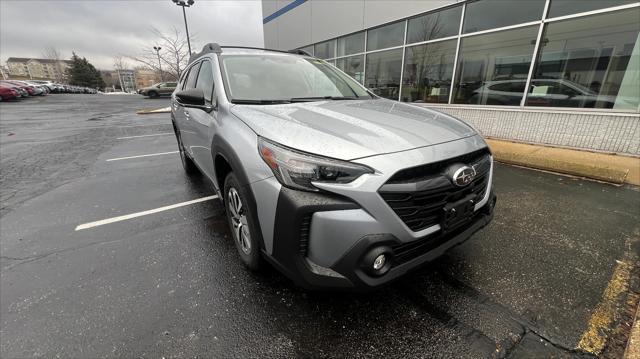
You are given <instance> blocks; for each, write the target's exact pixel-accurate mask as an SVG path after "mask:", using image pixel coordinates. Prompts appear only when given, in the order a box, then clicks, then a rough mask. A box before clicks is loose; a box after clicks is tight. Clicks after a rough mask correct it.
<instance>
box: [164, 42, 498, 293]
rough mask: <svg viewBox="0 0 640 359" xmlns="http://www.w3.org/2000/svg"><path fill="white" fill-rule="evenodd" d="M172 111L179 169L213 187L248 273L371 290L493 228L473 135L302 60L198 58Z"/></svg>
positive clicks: (482, 150)
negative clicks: (273, 271) (267, 269)
mask: <svg viewBox="0 0 640 359" xmlns="http://www.w3.org/2000/svg"><path fill="white" fill-rule="evenodd" d="M171 102H172V106H171V120H172V123H173V127H174V130H175V134H176V138H177V142H178V148H179V152H180V158H181V160H182V164H183V166H184V169H185V171H186V172H187V173H188V174H194V173H198V172H202V173H203V174H204V175H205V176H206V177H207V178H208V179H210V180H211V182H212V183H213V187H214V188H215V190H216V192H217V194H218V196H219V198H220V199H221V200H222V201H223V203H224V205H225V209H226V215H227V217H228V222H229V226H230V229H231V232H232V234H233V238H234V240H235V244H236V246H237V249H238V253H239V255H240V259H241V260H242V262H244V264H245V265H246V266H247V267H249V268H250V269H252V270H257V269H259V268H260V266H261V265H262V264H263V263H262V262H263V260H266V261H268V262H270V263H271V264H272V265H274V266H275V267H277V268H278V269H279V270H281V271H282V272H283V273H284V274H285V275H287V276H288V277H290V278H291V279H293V280H294V281H295V282H296V283H297V284H299V285H301V286H303V287H306V288H357V289H363V288H364V289H366V288H372V287H376V286H379V285H381V284H384V283H388V282H390V281H392V280H394V279H397V278H399V277H400V276H402V275H403V274H405V273H407V272H408V271H410V270H412V269H414V268H416V267H418V266H420V265H421V264H423V263H425V262H427V261H430V260H433V259H434V258H436V257H438V256H440V255H442V254H443V253H444V252H445V251H447V250H448V249H450V248H451V247H453V246H455V245H458V244H460V243H462V242H463V241H465V240H467V239H468V238H469V237H470V236H471V235H472V234H473V233H475V232H476V231H478V230H479V229H481V228H482V227H484V226H486V225H487V224H488V223H489V221H491V219H492V217H493V208H494V206H495V201H496V197H495V195H494V194H493V192H492V188H491V183H492V174H493V159H492V156H491V152H490V151H489V148H488V147H487V144H486V143H485V141H484V140H483V138H482V137H481V136H480V135H479V134H478V133H477V132H476V131H475V130H474V129H473V128H472V127H470V126H469V125H467V124H466V123H464V122H463V121H461V120H459V119H456V118H454V117H451V116H449V115H446V114H443V113H440V112H437V111H434V110H431V109H427V108H423V107H417V106H413V105H407V104H403V103H400V102H397V101H390V100H386V99H382V98H379V97H377V96H376V95H374V94H373V93H371V92H370V91H368V90H367V89H366V88H364V87H362V86H361V85H360V84H359V83H358V82H356V81H355V80H353V79H352V78H351V77H349V76H348V75H346V74H345V73H343V72H341V71H340V70H338V69H336V68H335V67H333V66H332V65H330V64H328V63H327V62H325V61H323V60H320V59H317V58H314V57H312V56H309V55H308V54H306V53H303V52H301V51H298V52H284V51H274V50H265V49H253V48H242V47H226V46H223V47H221V46H219V45H217V44H208V45H206V46H205V47H204V48H203V50H202V51H201V52H200V53H198V54H194V55H193V56H192V57H191V59H190V62H189V65H188V67H187V69H186V70H185V71H184V73H183V74H182V76H181V78H180V82H179V84H178V87H177V89H176V90H175V92H174V93H173V94H172V101H171Z"/></svg>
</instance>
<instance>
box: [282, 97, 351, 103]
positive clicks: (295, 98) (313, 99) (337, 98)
mask: <svg viewBox="0 0 640 359" xmlns="http://www.w3.org/2000/svg"><path fill="white" fill-rule="evenodd" d="M358 99H359V98H358V97H356V96H315V97H293V98H290V99H289V101H291V102H311V101H322V100H333V101H341V100H358Z"/></svg>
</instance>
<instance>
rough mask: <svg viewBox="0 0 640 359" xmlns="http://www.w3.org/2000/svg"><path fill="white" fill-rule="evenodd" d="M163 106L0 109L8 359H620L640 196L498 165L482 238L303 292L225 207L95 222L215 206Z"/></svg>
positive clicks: (0, 308)
mask: <svg viewBox="0 0 640 359" xmlns="http://www.w3.org/2000/svg"><path fill="white" fill-rule="evenodd" d="M168 105H169V101H168V100H167V99H159V100H149V99H143V98H142V97H140V96H134V95H121V96H106V95H50V96H47V97H43V98H34V99H29V100H28V102H27V101H23V102H19V103H2V104H0V165H1V171H0V202H1V208H0V252H1V260H0V265H1V277H0V325H1V327H0V356H1V357H3V358H13V357H31V356H44V357H54V356H60V357H86V358H95V357H115V356H125V357H134V356H135V357H154V358H159V357H196V356H197V357H349V358H350V357H384V356H388V357H406V358H414V357H416V358H424V357H429V358H431V357H443V358H483V357H513V358H522V357H532V358H538V357H590V356H591V354H593V353H597V354H599V355H600V356H603V357H620V356H621V355H622V352H623V351H624V343H625V341H626V337H627V335H628V325H629V324H630V320H631V319H630V317H629V311H630V310H631V308H632V307H633V306H634V305H635V303H637V298H638V292H639V291H638V289H639V283H638V270H639V268H638V253H639V248H640V192H639V191H638V190H637V189H636V188H631V187H615V186H612V185H608V184H602V183H596V182H592V181H586V180H581V179H574V178H569V177H565V176H559V175H555V174H550V173H543V172H539V171H532V170H528V169H523V168H516V167H511V166H506V165H497V169H496V174H495V190H496V193H497V195H498V206H497V209H496V214H495V219H494V221H493V222H492V224H491V225H490V226H489V227H487V228H486V229H485V230H483V231H481V232H479V233H478V234H476V235H475V236H474V237H473V238H472V239H471V240H469V241H468V242H466V243H464V244H463V245H461V246H458V247H456V248H454V249H453V250H451V251H450V252H449V253H448V254H446V255H445V256H443V257H442V258H440V259H438V260H437V261H435V262H433V263H430V264H429V265H427V266H425V267H423V268H421V269H420V270H418V271H416V272H414V273H412V274H410V275H409V276H407V277H405V278H404V279H403V280H401V281H399V282H396V283H394V284H393V285H391V286H388V287H385V288H383V289H381V290H379V291H375V292H372V293H366V294H349V293H335V292H333V293H320V292H307V291H304V290H301V289H298V288H296V287H295V286H294V285H293V284H292V283H291V282H290V281H289V280H287V279H286V278H284V277H283V276H282V275H280V274H279V273H278V272H276V271H275V270H266V271H265V272H264V273H261V274H257V275H256V274H251V273H249V272H247V271H246V270H245V269H244V268H243V266H242V265H241V264H240V262H239V260H238V259H237V258H236V256H237V254H236V249H235V247H234V244H233V242H232V241H231V238H230V234H229V232H228V229H227V224H226V222H225V218H224V209H223V208H222V206H221V205H220V203H219V202H218V201H217V200H215V199H212V200H203V201H200V202H197V203H192V204H188V205H184V206H181V207H177V208H174V209H170V210H166V211H160V212H157V213H151V214H146V215H141V216H138V217H135V216H133V217H125V219H123V220H121V221H117V222H112V223H107V222H109V221H106V222H104V221H103V222H99V221H102V220H105V219H110V218H114V217H118V216H125V215H128V214H132V213H139V212H142V211H147V210H151V209H157V208H161V207H164V206H169V205H174V204H184V202H187V201H192V200H196V199H200V198H205V197H208V196H212V195H213V194H214V193H213V190H212V188H211V187H210V186H209V184H208V183H207V182H206V181H205V180H204V179H195V180H190V179H188V178H187V177H186V176H185V175H184V173H183V170H182V168H181V164H180V160H179V156H178V154H177V153H176V152H175V151H176V150H177V147H176V142H175V138H174V137H173V136H172V134H171V125H170V120H169V114H166V113H165V114H155V115H145V116H140V115H136V114H135V112H136V110H139V109H143V108H160V107H166V106H168ZM150 154H153V156H145V157H139V156H142V155H150ZM205 199H206V198H205ZM82 225H84V226H82ZM78 226H80V227H78ZM82 228H85V229H82Z"/></svg>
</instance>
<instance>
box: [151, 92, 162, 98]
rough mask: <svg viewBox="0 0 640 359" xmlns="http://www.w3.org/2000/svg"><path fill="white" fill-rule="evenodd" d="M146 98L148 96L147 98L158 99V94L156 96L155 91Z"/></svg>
mask: <svg viewBox="0 0 640 359" xmlns="http://www.w3.org/2000/svg"><path fill="white" fill-rule="evenodd" d="M148 96H149V98H157V97H160V94H158V93H157V92H155V91H150V92H149V94H148Z"/></svg>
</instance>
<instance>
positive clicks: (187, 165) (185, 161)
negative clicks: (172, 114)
mask: <svg viewBox="0 0 640 359" xmlns="http://www.w3.org/2000/svg"><path fill="white" fill-rule="evenodd" d="M173 132H174V133H175V134H176V140H177V141H178V152H179V153H180V162H182V168H184V172H185V173H186V174H187V175H188V176H189V177H193V176H196V175H198V174H200V170H198V167H197V166H196V164H195V163H193V160H192V159H191V157H189V154H188V153H187V151H186V150H185V149H184V145H183V144H182V137H181V136H180V133H179V132H178V129H177V128H176V125H175V124H174V125H173Z"/></svg>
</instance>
